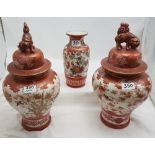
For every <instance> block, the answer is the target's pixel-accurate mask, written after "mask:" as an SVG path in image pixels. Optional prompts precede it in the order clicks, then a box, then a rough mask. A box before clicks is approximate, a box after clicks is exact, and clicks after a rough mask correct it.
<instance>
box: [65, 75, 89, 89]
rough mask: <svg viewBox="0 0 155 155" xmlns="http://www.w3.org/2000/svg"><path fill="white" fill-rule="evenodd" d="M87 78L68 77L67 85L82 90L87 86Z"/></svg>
mask: <svg viewBox="0 0 155 155" xmlns="http://www.w3.org/2000/svg"><path fill="white" fill-rule="evenodd" d="M85 81H86V77H69V76H66V84H67V85H68V86H69V87H72V88H80V87H83V86H85Z"/></svg>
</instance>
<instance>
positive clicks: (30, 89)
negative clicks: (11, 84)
mask: <svg viewBox="0 0 155 155" xmlns="http://www.w3.org/2000/svg"><path fill="white" fill-rule="evenodd" d="M36 90H37V87H36V86H35V85H31V86H26V87H24V88H23V92H24V93H25V94H28V93H35V92H36Z"/></svg>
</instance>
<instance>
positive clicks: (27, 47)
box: [18, 22, 35, 53]
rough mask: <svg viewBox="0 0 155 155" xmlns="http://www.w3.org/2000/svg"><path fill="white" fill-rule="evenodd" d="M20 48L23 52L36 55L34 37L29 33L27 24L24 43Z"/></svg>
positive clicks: (24, 31)
mask: <svg viewBox="0 0 155 155" xmlns="http://www.w3.org/2000/svg"><path fill="white" fill-rule="evenodd" d="M18 47H19V49H20V50H21V52H25V53H34V48H35V47H34V46H33V41H32V36H31V34H30V33H29V27H28V26H27V24H26V23H25V22H24V27H23V37H22V41H21V42H20V43H19V45H18Z"/></svg>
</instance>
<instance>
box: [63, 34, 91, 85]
mask: <svg viewBox="0 0 155 155" xmlns="http://www.w3.org/2000/svg"><path fill="white" fill-rule="evenodd" d="M67 35H68V36H69V37H70V41H69V43H68V44H67V45H66V46H65V48H64V51H63V58H64V72H65V78H66V84H67V85H68V86H70V87H75V88H77V87H82V86H84V85H85V81H86V77H87V71H88V66H89V55H90V51H89V47H88V46H87V45H86V44H85V43H84V40H83V38H84V36H85V35H87V33H76V34H75V33H67Z"/></svg>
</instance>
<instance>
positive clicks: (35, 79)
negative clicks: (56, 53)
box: [3, 24, 60, 131]
mask: <svg viewBox="0 0 155 155" xmlns="http://www.w3.org/2000/svg"><path fill="white" fill-rule="evenodd" d="M23 32H24V34H23V38H22V41H21V42H20V43H19V46H18V47H19V49H17V50H16V51H15V52H14V54H13V61H12V62H11V63H10V64H9V65H8V66H7V69H8V72H9V74H8V75H7V76H6V78H5V79H4V82H3V92H4V96H5V98H6V100H7V101H8V103H9V104H10V105H11V106H12V107H13V108H14V109H15V110H17V111H18V112H19V113H20V114H21V115H22V126H23V127H24V129H26V130H28V131H40V130H43V129H44V128H46V127H48V125H49V124H50V122H51V115H50V109H51V106H52V104H53V102H54V100H55V99H56V97H57V96H58V94H59V90H60V81H59V77H58V75H57V73H56V72H55V71H54V70H53V69H51V62H50V61H49V60H47V59H44V55H43V53H42V51H41V50H40V49H38V48H35V47H34V46H33V42H32V38H31V35H30V33H29V29H28V26H27V25H26V24H24V28H23Z"/></svg>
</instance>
